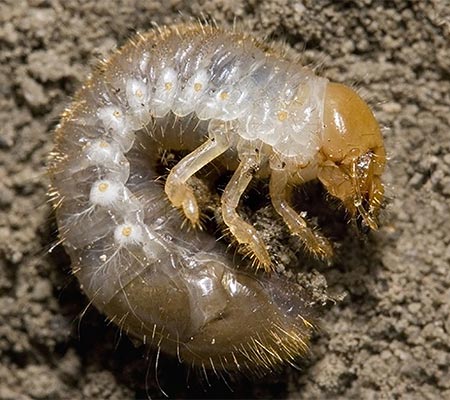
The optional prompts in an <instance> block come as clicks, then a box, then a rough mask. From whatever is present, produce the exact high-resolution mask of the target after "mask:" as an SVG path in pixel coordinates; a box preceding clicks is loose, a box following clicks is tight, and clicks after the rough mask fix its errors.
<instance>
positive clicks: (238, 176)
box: [222, 155, 271, 271]
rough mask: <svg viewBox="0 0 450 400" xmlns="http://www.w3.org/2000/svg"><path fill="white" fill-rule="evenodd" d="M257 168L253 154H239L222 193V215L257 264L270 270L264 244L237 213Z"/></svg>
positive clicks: (252, 228) (268, 257)
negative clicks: (239, 156)
mask: <svg viewBox="0 0 450 400" xmlns="http://www.w3.org/2000/svg"><path fill="white" fill-rule="evenodd" d="M257 168H258V162H257V160H256V158H255V157H254V156H251V155H248V156H241V163H240V164H239V166H238V168H237V169H236V171H235V172H234V174H233V177H232V178H231V180H230V182H228V185H227V186H226V188H225V191H224V192H223V195H222V216H223V220H224V222H225V224H226V225H227V227H228V228H229V229H230V231H231V233H232V234H233V236H234V237H235V238H236V240H237V241H238V242H239V243H240V244H244V245H246V246H248V248H249V249H250V250H251V252H252V253H253V254H254V255H255V257H256V258H257V260H258V261H259V264H260V265H262V266H263V267H264V269H265V270H266V271H270V264H271V262H270V256H269V253H268V251H267V249H266V245H265V243H264V242H263V240H262V239H261V238H260V236H259V234H258V232H257V231H256V229H255V228H254V227H253V226H251V225H250V224H249V223H247V222H245V221H244V220H243V219H242V218H241V217H240V216H239V214H238V213H237V211H236V208H237V206H238V204H239V200H240V198H241V196H242V194H243V193H244V191H245V189H246V188H247V186H248V184H249V183H250V181H251V180H252V178H253V172H254V171H255V170H256V169H257Z"/></svg>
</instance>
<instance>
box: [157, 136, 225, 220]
mask: <svg viewBox="0 0 450 400" xmlns="http://www.w3.org/2000/svg"><path fill="white" fill-rule="evenodd" d="M227 148H228V146H227V144H226V142H225V141H223V140H222V141H221V140H217V139H216V138H210V139H208V140H207V141H206V142H205V143H203V144H202V145H201V146H199V147H197V148H196V149H195V150H194V151H192V152H191V153H189V154H188V155H187V156H186V157H184V158H183V159H182V160H181V161H180V162H179V163H178V164H177V165H175V167H173V168H172V170H171V171H170V174H169V176H168V177H167V181H166V185H165V187H164V190H165V192H166V194H167V197H168V198H169V200H170V202H171V203H172V204H173V205H174V206H175V207H177V208H182V209H183V212H184V215H185V216H186V218H187V219H188V220H189V221H190V222H191V224H192V225H194V226H195V225H198V224H199V222H200V212H199V209H198V204H197V200H196V198H195V195H194V192H193V191H192V189H191V188H190V187H189V186H188V185H187V181H188V179H189V178H190V177H191V176H192V175H194V174H195V173H196V172H197V171H199V170H200V169H202V168H203V167H204V166H205V165H206V164H209V163H210V162H211V161H213V160H214V159H215V158H217V157H218V156H220V155H221V154H222V153H223V152H224V151H225V150H226V149H227Z"/></svg>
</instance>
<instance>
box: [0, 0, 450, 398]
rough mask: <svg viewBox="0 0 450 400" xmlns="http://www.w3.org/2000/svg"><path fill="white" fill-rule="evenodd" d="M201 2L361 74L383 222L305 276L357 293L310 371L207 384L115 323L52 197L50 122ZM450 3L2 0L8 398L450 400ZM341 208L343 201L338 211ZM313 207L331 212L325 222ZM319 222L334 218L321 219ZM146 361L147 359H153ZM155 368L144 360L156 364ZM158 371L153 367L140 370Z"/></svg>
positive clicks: (308, 57) (321, 339)
mask: <svg viewBox="0 0 450 400" xmlns="http://www.w3.org/2000/svg"><path fill="white" fill-rule="evenodd" d="M180 14H181V15H182V18H184V19H187V18H188V17H191V16H193V17H195V18H198V17H200V16H202V14H204V15H207V16H210V17H212V18H214V19H215V20H216V21H217V22H218V23H219V24H221V25H225V26H230V25H231V24H232V23H233V20H234V19H236V21H237V22H238V23H239V24H241V25H242V26H243V28H244V29H245V30H247V31H249V32H254V33H255V34H258V35H260V36H267V37H270V38H272V39H276V40H281V41H283V42H285V43H287V44H288V45H289V46H290V47H292V48H293V49H294V51H296V52H298V53H301V54H302V55H303V59H304V61H305V63H308V64H309V63H312V64H313V65H319V73H320V74H322V75H324V76H326V77H328V78H330V79H332V80H335V81H339V82H344V83H347V84H354V85H356V87H358V88H360V89H361V93H362V95H363V96H364V97H365V99H366V100H368V102H369V103H370V104H371V105H372V107H373V109H374V111H375V113H376V116H377V118H378V119H379V121H380V123H381V125H382V126H383V127H384V129H383V134H384V137H385V142H386V148H387V151H388V153H389V156H390V162H389V170H388V172H387V173H386V182H387V192H388V202H387V207H386V209H385V210H384V211H383V215H382V227H381V229H380V230H379V231H378V232H375V233H373V234H371V235H370V236H369V237H368V239H367V240H365V241H360V240H359V239H356V238H355V236H354V235H352V234H351V233H352V230H350V229H349V230H348V231H346V232H347V233H346V234H345V235H342V237H339V238H338V240H337V256H336V260H335V261H334V263H333V265H332V266H331V267H324V266H320V265H319V266H318V267H317V270H316V269H314V270H311V269H310V273H309V275H308V277H309V278H314V277H315V279H316V280H317V282H318V283H317V282H314V279H312V281H311V282H312V283H311V285H312V286H314V285H315V284H323V282H324V280H323V278H325V279H326V281H327V282H328V288H329V290H330V292H331V293H344V292H345V293H346V294H347V295H346V297H345V298H344V300H343V301H341V302H339V303H338V304H336V305H335V306H333V307H331V309H330V311H329V312H327V313H325V315H324V317H323V327H322V331H321V332H320V333H319V334H318V335H317V336H316V338H315V340H314V342H313V344H312V352H311V356H310V358H309V359H307V360H304V361H301V362H300V370H296V369H294V368H285V369H283V371H282V372H281V373H280V374H274V375H269V376H267V377H266V378H264V379H262V380H258V379H247V378H245V377H242V378H235V379H233V380H232V381H231V382H229V386H230V387H231V389H230V388H229V387H227V385H226V384H225V383H224V382H223V381H220V380H215V379H212V378H211V382H210V386H209V385H208V382H207V381H206V380H205V379H204V378H202V377H201V375H200V376H199V375H198V374H196V373H195V372H193V373H191V374H190V375H189V376H187V375H188V372H189V371H188V369H187V368H185V367H182V366H179V365H178V364H177V362H176V361H174V360H172V359H170V358H168V357H164V356H161V358H160V360H159V366H158V374H157V377H158V380H159V384H158V382H157V380H156V377H155V373H154V368H153V366H154V358H153V360H152V361H148V360H146V359H145V357H144V356H145V352H144V351H143V350H142V349H139V348H135V347H134V346H133V345H132V344H131V342H130V341H129V340H128V339H127V338H125V337H120V332H118V329H117V328H115V327H114V326H111V325H107V324H106V323H105V321H104V317H103V316H102V315H101V314H99V313H98V312H97V311H95V310H93V309H88V311H87V312H86V313H85V315H84V317H83V318H82V319H81V322H79V321H80V318H79V316H80V315H81V314H82V312H83V310H84V309H85V307H86V305H87V304H88V301H87V299H86V298H85V297H84V296H83V294H82V293H81V292H80V291H79V289H78V285H77V283H76V282H75V281H74V279H73V278H71V277H70V275H69V262H68V259H67V257H66V256H65V255H64V252H63V250H62V249H61V248H59V247H57V248H56V249H55V250H54V251H53V252H51V253H48V249H49V248H50V247H51V245H52V243H54V241H55V239H56V234H55V229H56V227H55V224H54V221H53V219H52V216H51V209H50V206H49V204H48V203H47V200H46V190H47V185H48V179H47V178H46V176H45V163H46V157H47V154H48V153H49V152H50V150H51V149H52V130H53V129H54V127H55V125H56V123H57V120H58V116H59V114H60V113H61V112H62V110H63V109H64V107H65V106H66V105H67V104H68V102H69V101H70V96H71V94H73V93H74V91H75V90H76V88H77V87H79V86H80V82H82V81H83V80H84V79H85V77H86V75H87V74H88V72H89V70H90V68H91V66H92V65H94V64H95V63H96V60H98V59H99V58H101V57H103V56H106V55H108V54H109V53H110V52H111V50H112V49H113V48H114V47H115V46H116V44H123V43H124V42H125V41H126V40H127V38H129V37H130V36H131V35H132V34H133V33H134V32H135V31H144V30H147V29H149V28H150V27H151V26H152V22H156V23H158V24H170V23H173V22H174V21H176V20H179V19H180ZM449 38H450V6H449V3H448V2H447V1H445V0H442V1H419V0H417V1H371V0H365V1H339V2H337V1H336V2H331V1H304V2H301V1H288V0H267V1H256V0H253V1H243V2H240V1H237V0H231V1H230V0H210V1H207V0H206V1H201V0H193V1H192V2H189V1H175V0H174V1H161V2H159V1H155V0H148V1H144V0H140V1H139V0H135V1H132V0H129V1H121V2H119V1H112V0H95V1H94V0H93V1H63V0H48V1H39V0H35V1H32V0H30V1H22V0H1V1H0V63H1V65H0V93H1V98H0V399H11V400H13V399H14V400H17V399H20V400H22V399H23V400H25V399H82V398H83V399H132V398H146V397H147V395H149V396H151V398H159V397H162V396H163V395H162V393H161V391H160V389H159V386H160V387H161V388H162V389H164V390H165V391H166V392H167V393H168V395H169V396H170V397H171V398H286V399H323V398H336V399H394V398H395V399H444V398H447V399H449V398H450V370H449V364H450V351H449V350H450V310H449V309H450V268H449V264H450V246H449V242H450V209H449V208H450V207H449V204H450V151H449V150H450V106H449V105H450V39H449ZM330 215H331V217H332V216H333V213H330ZM319 219H320V218H319ZM325 225H326V224H325ZM152 363H153V364H152ZM148 365H150V369H149V368H147V366H148ZM147 371H148V373H147Z"/></svg>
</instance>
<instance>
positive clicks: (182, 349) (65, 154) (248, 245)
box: [49, 23, 385, 372]
mask: <svg viewBox="0 0 450 400" xmlns="http://www.w3.org/2000/svg"><path fill="white" fill-rule="evenodd" d="M355 116H356V117H355ZM167 151H173V152H180V153H182V154H184V157H183V158H182V159H181V160H180V161H179V162H178V163H177V164H176V165H175V166H174V167H173V168H171V170H170V173H169V174H168V176H167V179H166V180H165V184H163V183H162V181H161V179H160V177H161V171H160V170H161V159H162V154H164V152H167ZM212 162H214V163H215V164H214V165H215V168H217V169H218V170H219V171H221V172H223V171H231V172H232V177H231V178H230V180H229V182H228V184H227V185H226V187H225V190H224V191H223V193H222V195H221V198H220V202H219V204H218V205H217V208H218V209H219V210H220V212H221V216H222V219H223V221H222V223H223V225H224V226H225V229H226V230H227V231H228V233H229V235H230V236H231V238H232V239H233V240H234V241H235V242H236V244H237V246H238V248H239V249H240V250H241V251H243V252H244V253H247V254H250V256H251V257H253V259H254V261H255V262H254V263H253V264H255V265H256V267H258V268H256V270H255V268H254V266H253V264H252V262H251V261H249V260H248V258H246V257H244V256H239V255H235V254H233V253H232V252H230V251H228V250H227V244H226V243H225V242H223V241H222V240H217V239H216V237H215V236H213V235H211V234H210V233H208V232H207V231H203V230H202V229H201V215H202V212H201V201H199V200H200V199H199V195H198V193H196V191H195V190H194V188H193V187H192V185H191V184H190V182H191V181H192V180H191V179H190V178H192V177H193V176H194V174H196V173H197V172H198V171H200V170H201V169H203V168H204V167H207V166H208V165H211V163H212ZM384 164H385V153H384V147H383V142H382V138H381V134H380V131H379V128H378V124H377V123H376V121H375V119H374V117H373V114H372V113H371V111H370V109H369V108H368V106H367V105H366V104H365V103H364V101H363V100H361V98H360V97H359V96H358V95H357V94H356V93H355V92H354V91H353V90H351V89H349V88H347V87H345V86H343V85H339V84H334V83H330V82H328V80H326V79H325V78H321V77H317V76H315V75H314V74H313V72H312V71H311V70H309V69H307V68H305V67H303V66H301V65H300V64H299V63H298V62H296V61H292V60H289V59H288V58H286V57H285V56H284V54H283V53H280V52H279V51H277V49H276V48H275V47H271V46H270V45H267V44H265V43H263V42H260V41H259V40H257V39H255V38H254V37H252V36H250V35H247V34H245V33H242V32H238V31H236V30H234V31H227V30H223V29H220V28H217V27H213V26H209V25H201V24H196V23H195V24H183V25H175V26H171V27H164V28H159V29H157V30H154V31H150V32H148V33H145V34H143V35H138V36H136V37H135V38H134V39H132V40H130V41H129V42H128V43H127V44H125V46H123V47H122V48H121V49H120V50H118V51H117V52H116V53H115V54H114V55H113V56H112V57H111V58H110V59H109V60H107V61H105V62H103V63H102V64H101V65H100V66H98V68H97V69H96V70H95V71H93V73H92V75H91V76H90V77H89V79H88V80H87V81H86V82H85V83H84V85H83V87H82V88H81V89H80V90H79V92H78V93H77V94H76V95H75V98H74V101H73V103H72V104H71V105H70V107H69V108H67V110H66V111H65V112H64V114H63V116H62V119H61V122H60V124H59V126H58V127H57V129H56V133H55V148H54V150H53V152H52V154H51V157H50V165H49V173H50V176H51V181H52V189H51V191H50V195H51V198H52V201H53V204H54V208H55V214H56V219H57V223H58V227H59V234H60V237H61V240H62V242H63V244H64V247H65V250H66V252H67V253H68V254H69V256H70V258H71V262H72V270H73V273H74V274H75V276H76V277H77V279H78V280H79V282H80V285H81V288H82V290H83V291H84V292H85V293H86V295H87V296H88V297H89V298H90V299H91V301H92V303H93V304H94V305H95V306H96V307H97V308H98V309H99V310H101V311H102V312H103V313H105V314H106V316H107V317H108V318H109V319H110V320H111V321H114V322H115V323H116V324H117V325H119V326H120V327H121V328H122V329H124V331H125V332H127V333H128V334H129V335H130V336H132V337H134V338H137V339H139V340H141V341H142V342H143V343H145V344H149V345H153V346H156V347H158V348H159V349H161V350H162V351H164V352H167V353H170V354H173V355H177V356H178V358H179V359H180V360H182V361H185V362H187V363H190V364H193V365H197V366H203V367H204V368H212V369H226V370H241V371H252V372H265V371H267V370H271V369H274V368H276V367H277V366H279V365H282V364H284V363H290V362H294V361H295V360H296V358H297V357H299V356H301V355H303V354H305V353H306V351H307V349H308V344H309V340H310V336H311V333H312V331H313V330H314V327H315V325H316V323H317V315H318V314H317V310H318V308H320V305H318V304H316V303H315V302H314V301H313V300H312V298H311V296H310V295H309V294H308V293H307V292H306V291H305V290H303V289H301V288H300V287H299V286H298V285H297V284H295V283H294V282H291V281H289V280H287V279H285V278H283V277H280V276H278V275H277V274H276V273H275V272H274V271H273V267H272V265H273V263H272V261H271V255H270V254H269V252H268V250H267V246H266V244H265V243H264V241H263V240H262V238H261V235H260V233H259V232H258V231H257V229H256V228H255V227H254V226H252V225H251V224H250V223H248V222H246V221H245V220H244V219H243V218H242V217H241V216H240V215H239V213H238V212H237V210H238V204H239V201H240V198H241V196H242V194H243V193H244V192H245V190H246V189H247V187H248V185H249V183H250V181H251V180H252V179H268V180H269V191H270V198H271V201H272V204H273V206H274V209H275V210H276V212H277V213H278V214H279V215H280V216H281V218H282V219H283V221H284V222H285V223H286V224H287V226H288V228H289V229H290V231H291V233H292V234H293V235H296V236H298V237H299V238H300V240H301V241H302V242H303V243H304V245H305V247H306V248H307V249H308V250H310V251H311V252H312V253H313V254H315V255H317V256H319V257H324V258H328V257H331V254H332V246H331V244H330V243H329V242H328V240H327V239H326V238H324V237H323V236H322V235H321V234H320V232H319V231H318V229H314V228H312V227H310V226H309V223H308V222H307V221H306V220H305V219H304V217H303V216H301V215H300V214H298V213H297V212H295V211H294V209H293V208H292V207H291V206H290V205H289V194H290V188H291V187H292V186H295V185H299V184H301V183H303V182H306V181H308V180H311V179H316V178H317V179H319V180H320V181H321V182H322V183H323V185H324V186H325V188H326V190H328V192H329V193H330V194H331V195H333V196H335V197H337V198H338V199H340V200H341V201H342V202H343V204H344V206H345V207H346V209H347V210H348V211H349V213H350V215H352V216H354V217H355V218H356V219H359V220H360V221H361V223H362V224H363V225H364V226H366V227H369V228H373V229H375V228H376V222H375V219H376V215H377V213H378V210H379V207H380V204H381V201H382V198H383V185H382V183H381V174H382V172H383V168H384ZM186 223H187V224H186ZM183 225H190V228H191V229H186V228H182V226H183ZM263 270H265V271H263Z"/></svg>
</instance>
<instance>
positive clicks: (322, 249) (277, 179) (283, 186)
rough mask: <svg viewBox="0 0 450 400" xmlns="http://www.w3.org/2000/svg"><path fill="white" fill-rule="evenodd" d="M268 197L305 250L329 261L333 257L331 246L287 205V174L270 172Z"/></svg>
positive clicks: (281, 171)
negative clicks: (301, 242)
mask: <svg viewBox="0 0 450 400" xmlns="http://www.w3.org/2000/svg"><path fill="white" fill-rule="evenodd" d="M269 190H270V197H271V200H272V204H273V206H274V208H275V210H276V211H277V213H278V214H279V215H280V216H281V217H282V218H283V220H284V222H285V223H286V225H287V226H288V227H289V229H290V231H291V232H292V233H293V234H294V235H297V236H299V237H300V239H301V240H302V241H303V243H304V244H305V246H306V248H307V249H308V250H310V251H311V252H312V253H314V254H316V255H317V256H319V257H321V258H325V259H329V258H331V257H332V255H333V249H332V247H331V244H330V243H329V242H328V240H327V239H325V238H324V237H323V236H322V235H320V234H319V233H318V232H317V231H315V230H313V229H311V228H310V227H309V226H308V223H307V222H306V221H305V219H304V218H302V217H301V216H300V215H299V214H298V213H297V212H295V210H294V209H293V208H292V207H291V206H290V205H289V203H288V198H289V189H288V174H287V173H286V172H285V171H283V170H277V169H275V170H272V173H271V176H270V188H269Z"/></svg>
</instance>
